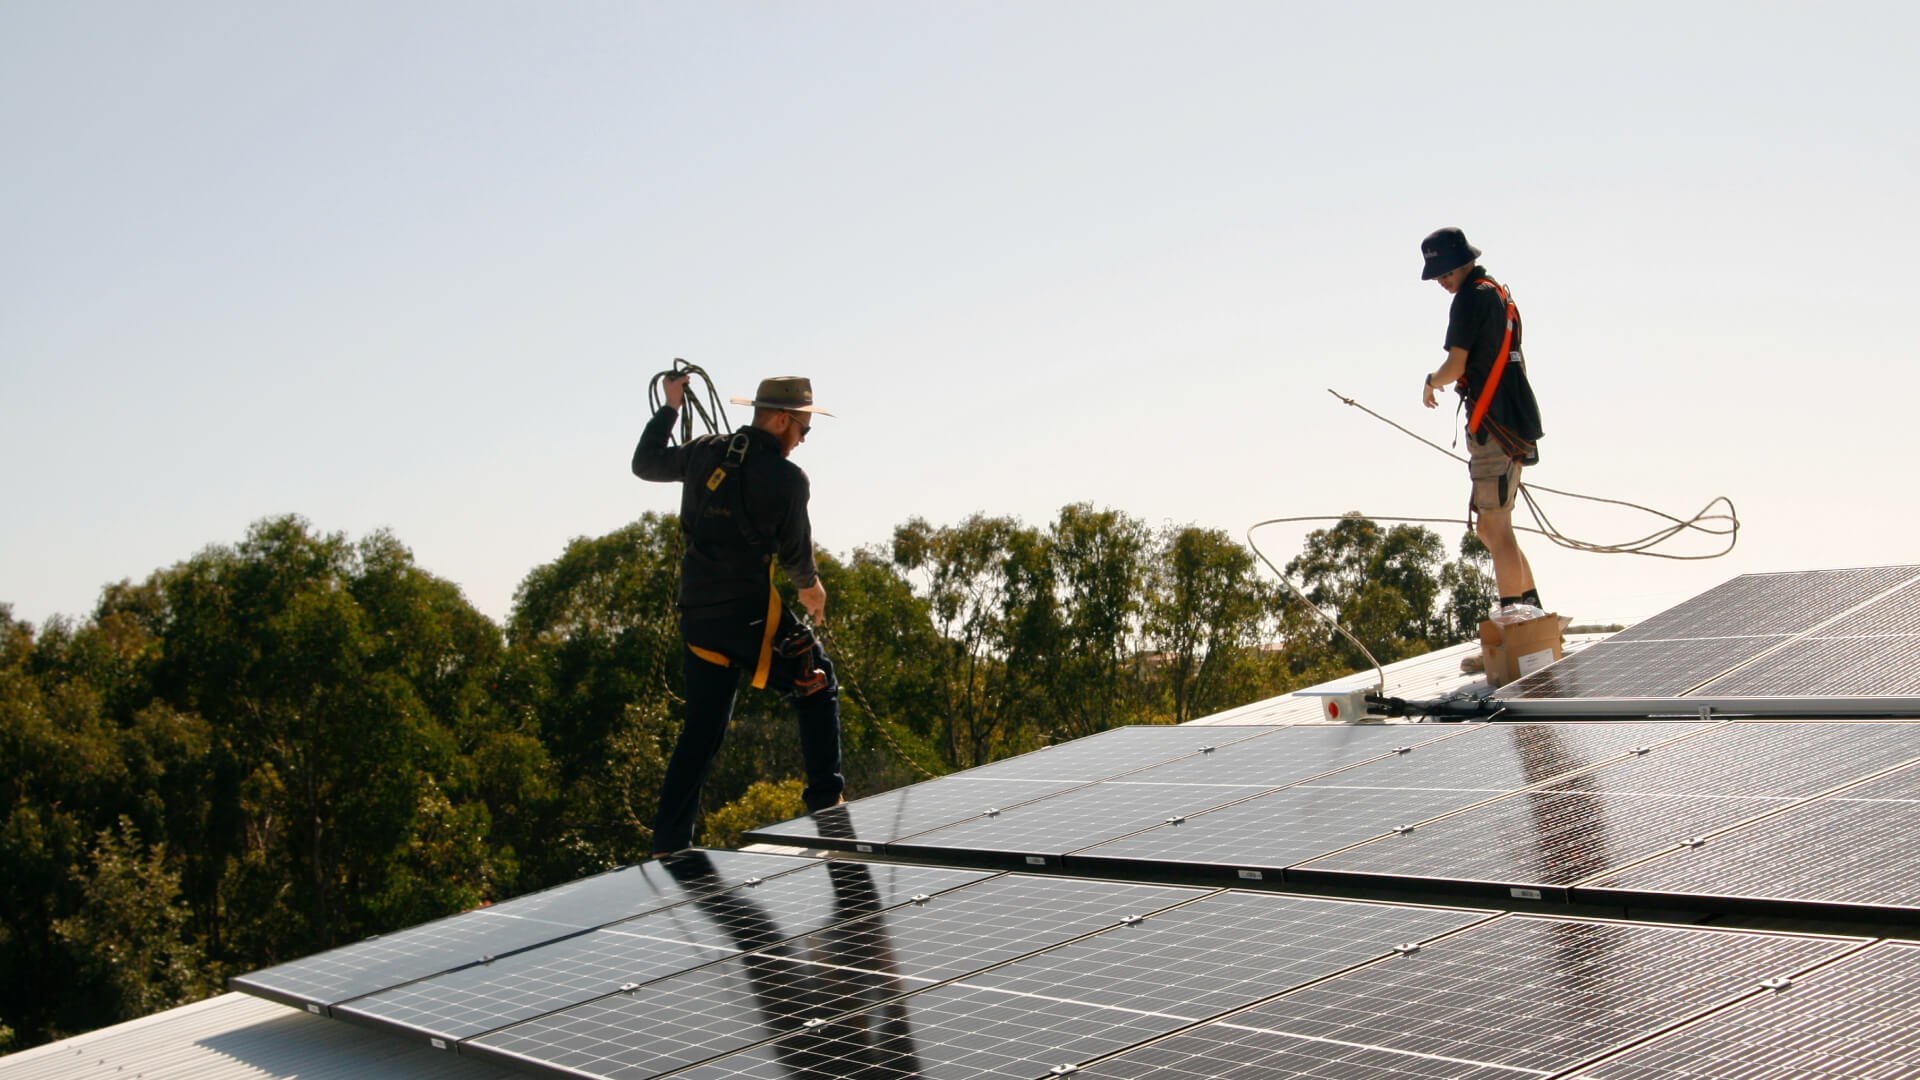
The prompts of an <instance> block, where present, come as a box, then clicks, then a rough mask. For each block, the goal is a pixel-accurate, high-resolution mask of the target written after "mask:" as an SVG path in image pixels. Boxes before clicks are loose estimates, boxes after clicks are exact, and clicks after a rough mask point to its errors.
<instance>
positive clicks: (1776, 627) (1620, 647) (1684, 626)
mask: <svg viewBox="0 0 1920 1080" xmlns="http://www.w3.org/2000/svg"><path fill="white" fill-rule="evenodd" d="M1915 695H1920V566H1883V567H1869V568H1863V569H1857V570H1810V571H1800V572H1795V573H1785V574H1747V575H1744V576H1741V577H1737V578H1734V579H1733V580H1732V581H1729V582H1727V583H1726V584H1724V585H1721V586H1720V587H1718V588H1716V589H1711V590H1709V591H1707V592H1705V593H1702V594H1701V595H1699V596H1697V597H1694V598H1693V599H1691V600H1688V601H1687V602H1685V603H1683V604H1680V605H1679V606H1677V607H1674V608H1671V609H1669V610H1667V611H1664V612H1662V613H1660V614H1659V615H1656V616H1654V617H1653V618H1650V619H1648V620H1646V621H1645V622H1642V623H1639V624H1637V625H1635V626H1632V627H1629V628H1628V629H1626V630H1623V631H1621V632H1619V633H1617V634H1615V635H1613V636H1612V637H1611V638H1608V639H1607V640H1606V641H1603V642H1599V643H1597V644H1595V645H1592V646H1589V647H1588V648H1586V649H1584V650H1582V651H1580V652H1579V653H1576V654H1573V655H1570V656H1568V657H1566V658H1564V659H1563V660H1561V661H1560V662H1559V663H1556V664H1553V665H1552V666H1550V667H1547V668H1545V669H1542V670H1540V671H1537V672H1534V673H1533V674H1531V675H1529V676H1527V677H1526V678H1523V679H1520V680H1517V681H1516V682H1513V683H1510V684H1508V685H1507V686H1504V687H1502V688H1500V690H1499V691H1498V692H1497V694H1496V695H1495V696H1496V697H1498V698H1500V699H1501V700H1505V701H1516V702H1520V701H1546V700H1565V699H1594V698H1601V699H1618V698H1677V697H1692V698H1700V699H1703V700H1704V699H1710V698H1717V697H1798V698H1814V697H1825V696H1847V697H1912V696H1915Z"/></svg>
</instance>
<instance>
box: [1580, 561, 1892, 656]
mask: <svg viewBox="0 0 1920 1080" xmlns="http://www.w3.org/2000/svg"><path fill="white" fill-rule="evenodd" d="M1915 578H1920V566H1874V567H1864V568H1860V569H1850V570H1804V571H1795V572H1791V573H1783V574H1744V575H1742V576H1740V577H1737V578H1734V579H1733V580H1731V581H1728V582H1726V583H1724V584H1722V585H1720V586H1718V587H1716V588H1713V589H1709V590H1707V591H1706V592H1704V593H1701V594H1700V595H1699V596H1696V597H1693V598H1692V599H1690V600H1687V601H1685V602H1683V603H1680V604H1677V605H1675V606H1674V607H1671V608H1668V609H1667V610H1665V611H1663V612H1661V613H1660V614H1658V615H1655V616H1653V617H1652V618H1650V619H1646V620H1644V621H1642V622H1640V623H1638V624H1636V625H1634V626H1630V627H1628V628H1627V629H1625V630H1622V631H1620V632H1619V633H1617V634H1615V635H1614V636H1613V637H1612V638H1610V639H1608V640H1610V641H1675V640H1680V639H1684V638H1699V637H1718V636H1721V635H1725V634H1746V635H1754V636H1765V635H1769V634H1785V635H1794V634H1801V633H1804V632H1806V631H1808V630H1811V629H1813V628H1814V627H1816V626H1818V625H1820V624H1821V623H1823V622H1826V621H1827V620H1829V619H1833V618H1835V617H1836V616H1839V615H1842V614H1844V613H1845V612H1846V611H1848V610H1849V609H1850V608H1854V607H1857V606H1859V605H1860V604H1863V603H1865V602H1867V601H1869V600H1872V599H1874V598H1875V597H1877V596H1880V595H1881V594H1882V593H1885V592H1887V591H1888V590H1890V589H1895V588H1898V587H1899V586H1901V585H1903V584H1905V583H1907V582H1911V581H1913V580H1914V579H1915Z"/></svg>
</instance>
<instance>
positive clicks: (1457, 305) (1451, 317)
mask: <svg viewBox="0 0 1920 1080" xmlns="http://www.w3.org/2000/svg"><path fill="white" fill-rule="evenodd" d="M1520 326H1521V322H1520V309H1519V308H1518V307H1517V306H1516V307H1515V308H1514V312H1513V340H1512V342H1511V343H1510V344H1509V345H1508V348H1509V354H1508V356H1507V366H1506V368H1505V369H1504V371H1503V372H1502V373H1501V376H1500V385H1499V387H1498V388H1497V389H1495V391H1494V395H1493V400H1492V401H1491V402H1490V403H1489V405H1488V408H1487V416H1489V417H1491V418H1492V419H1493V420H1494V422H1496V423H1498V424H1500V425H1501V426H1502V427H1504V428H1505V429H1506V430H1507V431H1508V432H1509V433H1510V434H1512V435H1514V436H1517V437H1518V438H1520V439H1522V440H1526V441H1528V442H1531V441H1532V440H1535V439H1538V438H1539V437H1540V436H1541V434H1542V429H1541V426H1540V406H1539V404H1538V403H1537V402H1536V401H1535V400H1534V397H1533V386H1532V384H1531V383H1529V382H1528V380H1527V365H1526V360H1525V357H1524V356H1522V354H1521V351H1520ZM1506 336H1507V302H1506V301H1505V300H1502V299H1500V290H1499V289H1497V288H1495V287H1494V283H1493V279H1492V278H1490V277H1488V276H1487V272H1486V271H1485V270H1484V269H1482V268H1480V267H1478V266H1476V267H1474V268H1473V270H1472V271H1471V272H1470V273H1468V274H1467V278H1466V280H1465V281H1462V282H1461V283H1460V291H1459V292H1456V293H1454V294H1453V305H1452V306H1451V307H1450V308H1448V309H1447V348H1449V349H1465V350H1467V371H1466V377H1465V383H1466V385H1465V386H1464V387H1463V388H1462V397H1464V398H1465V399H1466V403H1467V408H1468V409H1472V408H1473V404H1474V402H1476V401H1478V400H1479V399H1480V389H1481V387H1483V386H1485V385H1486V384H1487V376H1488V375H1489V374H1491V373H1492V371H1493V362H1494V361H1495V360H1496V359H1498V358H1499V356H1500V345H1501V343H1502V342H1503V341H1505V340H1506ZM1479 436H1480V441H1481V442H1483V443H1484V442H1486V440H1487V430H1486V427H1485V425H1484V424H1483V425H1482V426H1481V430H1480V432H1479ZM1516 455H1518V451H1516ZM1527 456H1528V458H1529V460H1533V454H1532V451H1531V449H1530V448H1529V450H1528V453H1527Z"/></svg>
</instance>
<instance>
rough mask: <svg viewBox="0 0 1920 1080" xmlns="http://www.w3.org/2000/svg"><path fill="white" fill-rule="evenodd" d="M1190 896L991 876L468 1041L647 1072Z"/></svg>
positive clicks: (586, 1065) (502, 1052) (517, 1056)
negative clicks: (930, 896)
mask: <svg viewBox="0 0 1920 1080" xmlns="http://www.w3.org/2000/svg"><path fill="white" fill-rule="evenodd" d="M1202 895H1205V891H1204V890H1198V889H1188V888H1177V887H1171V886H1156V885H1133V884H1126V883H1120V882H1097V881H1086V880H1076V879H1060V878H1034V877H1030V876H1027V875H1006V876H1003V877H996V878H993V879H991V880H988V881H984V882H981V883H979V884H977V885H972V886H969V887H967V888H963V889H957V890H954V891H952V892H949V893H943V894H941V895H939V896H936V897H932V898H931V899H929V900H928V901H927V902H925V903H924V904H915V905H909V906H906V907H903V908H897V909H893V910H889V911H887V912H884V913H881V914H879V915H876V916H873V917H870V918H867V919H863V920H860V921H857V922H852V923H843V924H839V925H836V926H834V927H831V928H828V929H824V930H821V931H819V932H817V933H815V934H812V935H809V936H808V937H807V938H805V939H800V940H796V941H792V942H788V943H785V944H783V945H781V946H779V947H777V948H775V949H771V950H767V951H764V952H761V953H756V954H751V955H748V956H742V957H738V958H735V959H730V960H727V961H725V962H723V963H720V964H716V965H711V966H708V967H704V968H701V969H699V970H697V971H690V972H687V973H685V974H682V975H677V976H675V977H673V978H670V979H666V980H663V981H660V982H657V983H654V984H651V985H648V986H641V987H637V988H636V989H634V990H633V991H631V992H629V993H623V994H618V995H614V996H611V997H606V998H602V999H600V1000H596V1001H593V1002H589V1003H586V1004H583V1005H580V1006H577V1007H574V1008H572V1009H568V1010H566V1011H564V1012H559V1013H555V1014H553V1015H550V1016H545V1017H541V1018H539V1019H536V1020H532V1021H529V1022H527V1023H524V1024H521V1025H519V1026H516V1027H512V1028H508V1029H505V1030H503V1031H499V1032H495V1033H493V1034H491V1035H487V1036H484V1037H481V1038H479V1039H477V1040H475V1041H474V1042H473V1043H472V1044H471V1045H472V1046H473V1047H474V1048H475V1049H476V1050H479V1051H481V1052H484V1053H488V1054H491V1055H494V1056H498V1057H501V1058H503V1059H505V1060H509V1061H520V1062H533V1063H539V1064H543V1065H548V1066H555V1067H560V1068H568V1069H585V1070H590V1071H593V1070H598V1071H595V1075H611V1076H619V1075H638V1076H651V1075H653V1074H654V1073H655V1072H660V1071H665V1070H668V1069H672V1068H679V1067H683V1066H686V1065H691V1064H694V1063H696V1062H699V1061H702V1060H705V1059H707V1058H711V1057H714V1056H715V1055H717V1054H721V1053H725V1052H728V1051H731V1050H736V1049H739V1048H741V1047H744V1046H748V1045H751V1044H753V1043H755V1042H758V1041H760V1040H763V1039H766V1038H769V1037H772V1036H776V1035H780V1034H782V1033H785V1032H790V1031H795V1030H800V1029H802V1028H803V1027H804V1026H805V1025H806V1023H807V1021H809V1020H812V1021H815V1022H818V1021H820V1020H823V1019H827V1018H831V1017H833V1016H836V1015H839V1014H841V1013H845V1012H849V1011H854V1010H858V1009H862V1008H867V1007H869V1006H878V1005H879V1004H880V1003H882V1002H883V1001H884V1000H886V999H887V998H890V997H893V996H896V995H898V994H902V993H906V992H908V991H910V990H916V989H921V988H924V987H927V986H930V985H932V984H933V983H934V982H937V981H939V980H941V979H945V978H950V977H952V976H955V975H961V974H965V973H967V972H971V971H976V970H978V969H980V968H982V967H986V966H988V965H990V964H995V963H999V962H1001V961H1004V960H1007V959H1011V958H1013V957H1017V956H1019V955H1021V954H1023V953H1027V952H1032V951H1034V950H1037V949H1043V948H1046V947H1049V946H1052V945H1057V944H1059V943H1060V942H1063V941H1068V940H1071V939H1073V938H1075V937H1078V936H1080V935H1082V934H1088V933H1093V932H1095V931H1098V930H1101V929H1103V928H1108V927H1113V926H1116V925H1119V924H1120V923H1121V922H1122V920H1124V919H1127V918H1131V917H1136V916H1138V915H1143V914H1148V913H1151V912H1153V911H1156V910H1159V909H1161V908H1164V907H1166V906H1168V905H1171V904H1178V903H1182V902H1184V901H1187V900H1191V899H1192V898H1194V897H1197V896H1202Z"/></svg>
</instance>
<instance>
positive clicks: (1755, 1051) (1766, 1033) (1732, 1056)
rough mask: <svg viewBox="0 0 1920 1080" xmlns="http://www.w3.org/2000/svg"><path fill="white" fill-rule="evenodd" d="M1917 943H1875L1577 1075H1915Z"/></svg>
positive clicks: (1814, 1079)
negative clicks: (1836, 961) (1781, 987)
mask: <svg viewBox="0 0 1920 1080" xmlns="http://www.w3.org/2000/svg"><path fill="white" fill-rule="evenodd" d="M1916 986H1920V946H1914V945H1909V944H1904V943H1895V942H1884V943H1882V944H1879V945H1875V946H1874V947H1872V948H1870V949H1866V950H1863V951H1861V952H1859V953H1856V954H1854V955H1852V956H1849V957H1846V958H1845V959H1842V960H1840V961H1839V962H1838V963H1835V964H1833V965H1831V966H1829V967H1825V968H1821V969H1820V970H1818V971H1814V972H1810V973H1808V974H1807V975H1805V976H1803V977H1801V978H1799V979H1796V980H1794V981H1793V983H1792V984H1791V985H1790V986H1787V987H1785V988H1783V989H1780V990H1777V991H1776V990H1768V991H1762V992H1761V993H1758V994H1755V995H1753V996H1751V997H1750V998H1748V999H1747V1000H1746V1001H1743V1002H1741V1003H1740V1004H1739V1005H1737V1006H1735V1007H1733V1008H1731V1009H1728V1010H1726V1011H1725V1012H1721V1013H1716V1014H1715V1015H1713V1016H1710V1017H1707V1018H1705V1019H1702V1020H1699V1021H1696V1022H1694V1023H1691V1024H1688V1025H1686V1026H1684V1027H1681V1028H1679V1029H1678V1030H1676V1031H1674V1032H1672V1033H1671V1034H1668V1035H1666V1036H1663V1037H1662V1038H1659V1039H1656V1040H1654V1041H1653V1042H1650V1043H1648V1044H1647V1045H1645V1046H1641V1047H1637V1048H1635V1049H1633V1050H1630V1051H1628V1052H1626V1053H1625V1054H1622V1055H1620V1056H1619V1057H1616V1058H1614V1059H1612V1060H1610V1061H1607V1062H1604V1063H1602V1064H1599V1065H1596V1066H1593V1067H1591V1068H1588V1069H1583V1070H1581V1071H1580V1072H1579V1073H1578V1074H1577V1076H1578V1077H1579V1080H1680V1078H1683V1077H1702V1076H1742V1077H1752V1078H1755V1080H1775V1078H1778V1080H1841V1078H1843V1077H1844V1078H1860V1077H1900V1076H1912V1075H1914V1069H1915V1066H1914V1063H1915V1062H1917V1061H1920V1024H1915V1023H1914V1018H1915V1017H1916V1016H1920V992H1916Z"/></svg>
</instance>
